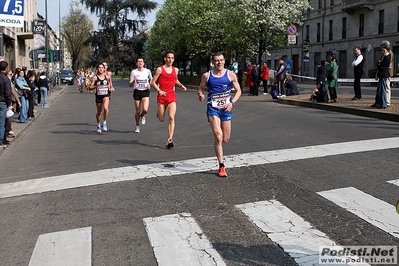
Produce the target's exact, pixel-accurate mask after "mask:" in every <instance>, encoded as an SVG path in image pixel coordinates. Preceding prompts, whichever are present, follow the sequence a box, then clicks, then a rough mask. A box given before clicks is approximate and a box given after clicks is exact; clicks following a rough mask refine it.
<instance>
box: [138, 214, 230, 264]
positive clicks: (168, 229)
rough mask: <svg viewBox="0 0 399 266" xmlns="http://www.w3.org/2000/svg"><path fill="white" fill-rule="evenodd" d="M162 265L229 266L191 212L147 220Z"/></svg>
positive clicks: (151, 240) (155, 252) (149, 234)
mask: <svg viewBox="0 0 399 266" xmlns="http://www.w3.org/2000/svg"><path fill="white" fill-rule="evenodd" d="M143 221H144V224H145V227H146V230H147V234H148V237H149V239H150V242H151V245H152V247H153V249H154V254H155V257H156V259H157V262H158V265H160V266H164V265H170V266H179V265H182V266H185V265H190V266H197V265H198V266H202V265H207V266H211V265H218V266H222V265H225V263H224V262H223V260H222V258H221V257H220V256H219V254H218V253H217V252H216V250H215V249H214V248H213V247H212V244H211V243H210V242H209V240H208V239H207V237H206V236H205V235H204V234H203V233H202V230H201V229H200V227H199V226H198V224H197V223H196V222H195V220H194V218H192V217H191V214H189V213H180V214H172V215H165V216H160V217H149V218H145V219H143Z"/></svg>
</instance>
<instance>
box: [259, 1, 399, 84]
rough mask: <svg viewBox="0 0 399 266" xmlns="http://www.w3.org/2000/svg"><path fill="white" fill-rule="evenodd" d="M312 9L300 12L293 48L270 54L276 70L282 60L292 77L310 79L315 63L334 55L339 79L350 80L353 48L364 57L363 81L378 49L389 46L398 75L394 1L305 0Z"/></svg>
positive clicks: (398, 15)
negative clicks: (300, 22) (301, 20)
mask: <svg viewBox="0 0 399 266" xmlns="http://www.w3.org/2000/svg"><path fill="white" fill-rule="evenodd" d="M309 2H310V5H311V7H312V8H310V9H309V10H307V11H305V12H304V17H305V18H306V19H305V21H304V23H303V25H301V26H298V33H297V35H296V44H291V45H290V47H289V48H288V49H284V50H280V51H276V52H273V53H272V54H271V55H270V56H269V57H267V61H268V62H269V64H271V66H272V67H277V66H278V59H279V58H280V57H285V58H287V59H288V60H291V62H292V69H291V71H290V72H291V73H292V74H297V75H301V76H310V77H314V76H315V72H316V63H317V62H320V61H321V60H323V59H324V60H326V58H327V55H328V54H330V53H334V54H335V55H336V58H337V61H338V63H339V75H338V77H339V78H353V69H352V66H351V63H352V61H353V59H354V48H355V47H360V48H361V51H362V54H363V57H364V74H363V78H367V77H372V76H373V74H374V73H375V69H376V64H377V62H378V60H379V59H380V57H381V50H380V45H381V42H382V41H384V40H388V41H389V42H390V43H391V50H392V51H393V53H394V54H395V61H394V62H395V66H394V67H395V68H394V71H395V72H394V73H398V72H399V2H398V1H397V0H309Z"/></svg>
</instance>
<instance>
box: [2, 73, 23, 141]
mask: <svg viewBox="0 0 399 266" xmlns="http://www.w3.org/2000/svg"><path fill="white" fill-rule="evenodd" d="M12 76H13V72H12V71H11V70H8V72H7V77H8V78H9V79H10V82H11V79H12ZM11 100H12V109H13V110H14V111H15V110H16V109H17V106H18V107H21V102H20V101H19V96H18V93H17V91H16V90H15V88H14V84H13V83H12V82H11ZM16 135H17V134H16V133H15V132H14V131H13V130H12V117H9V118H7V120H6V137H7V138H14V137H15V136H16Z"/></svg>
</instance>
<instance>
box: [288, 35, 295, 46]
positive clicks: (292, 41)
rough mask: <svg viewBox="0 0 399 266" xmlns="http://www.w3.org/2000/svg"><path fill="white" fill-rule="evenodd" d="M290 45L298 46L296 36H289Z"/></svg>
mask: <svg viewBox="0 0 399 266" xmlns="http://www.w3.org/2000/svg"><path fill="white" fill-rule="evenodd" d="M288 44H296V35H288Z"/></svg>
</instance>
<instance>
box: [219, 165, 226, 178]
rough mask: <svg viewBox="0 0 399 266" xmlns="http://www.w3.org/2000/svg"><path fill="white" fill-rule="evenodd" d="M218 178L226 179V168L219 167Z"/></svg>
mask: <svg viewBox="0 0 399 266" xmlns="http://www.w3.org/2000/svg"><path fill="white" fill-rule="evenodd" d="M218 176H220V177H227V172H226V168H225V167H220V168H219V173H218Z"/></svg>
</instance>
